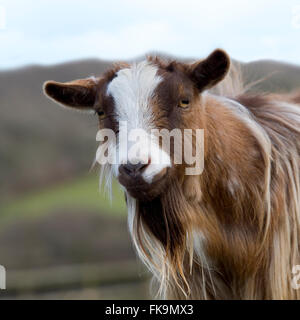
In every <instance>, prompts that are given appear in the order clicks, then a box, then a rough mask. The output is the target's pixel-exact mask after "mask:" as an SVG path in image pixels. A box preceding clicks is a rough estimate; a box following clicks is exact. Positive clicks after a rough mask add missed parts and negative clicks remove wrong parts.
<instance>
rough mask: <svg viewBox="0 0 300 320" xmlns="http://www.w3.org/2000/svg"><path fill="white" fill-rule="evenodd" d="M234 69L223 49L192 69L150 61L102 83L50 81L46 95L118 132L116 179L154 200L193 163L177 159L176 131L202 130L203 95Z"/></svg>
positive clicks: (122, 68)
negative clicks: (84, 111) (91, 113)
mask: <svg viewBox="0 0 300 320" xmlns="http://www.w3.org/2000/svg"><path fill="white" fill-rule="evenodd" d="M228 68H229V58H228V56H227V55H226V54H225V53H224V52H223V51H221V50H216V51H214V52H213V53H212V54H211V55H210V56H209V57H208V58H207V59H205V60H202V61H200V62H196V63H194V64H192V65H187V64H183V63H175V62H172V63H169V64H164V63H162V62H161V61H159V60H157V59H149V60H147V61H143V62H140V63H137V64H134V65H125V64H123V65H118V66H117V67H116V68H114V69H113V70H110V71H109V72H107V73H106V74H104V76H103V77H101V78H98V79H97V78H93V79H92V78H90V79H83V80H75V81H72V82H69V83H58V82H54V81H48V82H46V84H45V93H46V94H47V95H48V96H49V97H50V98H52V99H54V100H55V101H56V102H58V103H60V104H63V105H65V106H69V107H73V108H77V109H87V110H92V111H94V112H96V113H97V114H98V116H99V124H100V129H106V131H105V130H104V131H103V132H107V129H110V130H112V132H113V133H114V137H115V138H114V139H112V140H113V141H109V142H108V143H107V142H106V147H107V146H109V147H110V150H108V149H107V150H106V151H105V152H106V153H108V157H107V159H108V158H109V159H110V160H111V162H110V165H111V168H112V170H113V172H114V174H115V176H116V177H117V178H118V180H119V182H120V183H121V184H122V185H123V186H124V187H125V188H126V190H127V192H128V193H129V194H130V195H131V196H133V197H134V198H138V199H140V200H143V201H148V200H151V199H153V198H155V197H157V196H159V194H160V193H161V192H163V191H164V190H165V188H166V187H168V183H169V182H170V181H171V180H172V178H175V177H176V178H177V179H181V176H182V175H183V174H184V169H185V167H186V165H187V164H186V162H185V161H184V159H182V163H180V162H179V164H178V162H177V161H174V159H175V157H178V155H176V152H175V149H176V148H175V144H174V141H176V139H175V137H174V136H173V139H171V140H170V139H168V138H170V132H173V133H175V134H176V132H177V133H181V132H182V131H183V129H197V128H201V120H200V119H201V111H202V110H201V103H200V100H201V96H200V93H201V92H202V91H203V90H205V89H207V88H210V87H212V86H213V85H215V84H216V83H217V82H219V81H220V80H222V79H223V78H224V76H225V75H226V73H227V71H228ZM174 129H177V131H176V130H175V131H172V130H174ZM100 135H101V134H100ZM171 135H172V134H171ZM183 136H184V135H181V138H182V137H183ZM107 137H108V136H106V138H107ZM108 139H109V137H108ZM165 139H167V140H165ZM179 139H180V137H179ZM164 141H165V142H166V141H168V143H167V147H166V145H165V143H163V142H164ZM176 143H178V140H177V142H176ZM104 144H105V143H104ZM104 144H103V145H104ZM103 145H102V148H103ZM184 147H185V145H183V148H184ZM102 151H103V150H102ZM105 152H100V153H99V154H102V157H104V154H105ZM181 152H183V149H181ZM100 162H101V159H100Z"/></svg>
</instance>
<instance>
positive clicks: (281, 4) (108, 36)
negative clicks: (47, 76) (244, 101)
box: [0, 0, 300, 69]
mask: <svg viewBox="0 0 300 320" xmlns="http://www.w3.org/2000/svg"><path fill="white" fill-rule="evenodd" d="M215 48H223V49H225V50H226V51H227V52H228V53H229V55H230V56H231V57H233V58H235V59H238V60H240V61H244V62H248V61H253V60H258V59H273V60H280V61H286V62H290V63H295V64H300V0H246V1H245V0H205V1H203V0H180V1H177V0H147V1H143V0H127V1H126V0H105V1H104V0H95V1H94V0H85V1H84V0H41V1H36V0H35V1H34V0H23V1H22V0H0V69H8V68H16V67H21V66H25V65H28V64H43V65H51V64H57V63H61V62H65V61H72V60H78V59H86V58H101V59H105V60H126V59H132V58H135V57H138V56H140V55H143V54H145V53H149V52H161V53H168V54H171V55H173V56H180V57H186V58H202V57H204V56H206V55H208V54H209V53H210V52H211V51H212V50H213V49H215Z"/></svg>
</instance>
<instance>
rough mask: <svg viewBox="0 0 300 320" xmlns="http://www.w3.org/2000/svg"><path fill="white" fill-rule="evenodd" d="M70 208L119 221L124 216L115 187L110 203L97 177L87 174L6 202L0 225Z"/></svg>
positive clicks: (0, 212)
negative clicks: (95, 212) (107, 216)
mask: <svg viewBox="0 0 300 320" xmlns="http://www.w3.org/2000/svg"><path fill="white" fill-rule="evenodd" d="M74 208H76V209H82V210H87V211H98V212H99V213H101V214H112V215H114V216H119V217H121V216H125V212H126V206H125V201H124V195H123V193H122V191H121V190H120V188H119V186H118V185H117V183H116V182H114V183H113V198H112V201H110V199H109V196H108V195H107V194H106V193H105V192H104V191H103V190H99V183H98V177H97V175H95V174H89V175H85V176H82V177H79V178H76V179H74V180H72V181H68V182H64V183H60V184H58V185H56V186H51V187H47V188H45V189H43V190H39V191H35V192H29V193H27V194H25V195H22V196H18V197H17V198H13V199H10V200H8V201H6V202H5V203H3V204H2V205H0V221H1V224H3V222H4V220H11V219H16V218H19V217H20V218H24V217H34V216H40V215H43V214H49V213H51V212H54V211H57V210H72V209H73V210H74Z"/></svg>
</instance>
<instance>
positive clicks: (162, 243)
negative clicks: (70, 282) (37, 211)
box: [45, 50, 300, 299]
mask: <svg viewBox="0 0 300 320" xmlns="http://www.w3.org/2000/svg"><path fill="white" fill-rule="evenodd" d="M122 68H123V66H121V65H118V66H116V68H115V69H113V70H111V71H109V72H108V73H107V74H105V75H104V76H103V77H101V78H99V79H96V80H95V79H86V80H77V81H74V82H70V83H66V84H60V83H57V82H53V81H50V82H47V83H46V84H45V92H46V94H47V95H48V96H50V97H51V98H52V99H54V100H55V101H57V102H59V103H61V104H64V105H68V106H71V107H75V108H81V109H82V108H83V107H82V106H84V107H85V108H87V107H88V108H89V109H92V110H94V111H95V110H96V112H98V114H99V117H101V116H102V115H103V110H102V109H101V108H100V109H99V106H100V107H101V106H102V105H103V106H106V112H107V110H112V109H113V108H112V105H113V101H112V99H111V97H110V96H108V95H107V94H106V93H107V87H108V83H111V81H112V79H114V78H115V77H117V80H116V81H115V82H114V85H113V88H114V90H116V91H115V93H117V94H119V96H118V97H121V98H122V99H125V100H124V101H125V102H124V103H123V104H120V105H119V112H121V111H122V112H123V113H124V112H125V113H126V112H127V113H126V115H127V114H128V111H127V109H126V108H125V106H126V99H127V94H124V92H125V93H126V90H125V89H124V87H123V85H124V86H127V87H126V88H127V89H128V93H129V94H131V93H132V91H131V87H129V86H128V81H129V80H130V81H133V82H132V83H133V87H134V88H135V89H136V88H139V90H140V87H138V85H141V86H144V85H145V83H146V82H147V81H148V82H149V83H148V84H149V85H150V84H151V83H152V84H155V85H156V86H157V83H159V81H160V79H164V80H163V81H161V86H158V87H159V89H157V90H160V91H156V94H157V95H158V96H159V97H160V98H161V99H165V100H163V103H162V104H159V103H156V102H154V103H152V105H151V108H152V110H150V109H149V108H150V107H149V105H147V104H148V102H147V101H148V100H147V101H146V99H144V100H142V101H143V102H144V104H142V107H143V108H145V110H146V112H149V111H152V116H153V117H156V127H158V128H161V127H163V128H164V127H166V125H165V124H166V123H171V121H170V119H169V118H168V116H165V115H164V114H163V108H164V107H165V106H166V105H168V98H169V97H170V99H169V100H172V99H175V98H176V97H177V96H176V95H177V92H178V91H179V89H180V88H181V87H182V86H183V88H184V85H186V88H190V92H192V93H191V94H190V96H191V97H192V100H191V101H192V102H191V103H192V107H191V108H190V109H189V110H188V111H187V112H181V111H182V110H180V109H179V108H177V107H176V106H175V109H174V107H173V106H172V108H173V109H170V110H172V112H173V114H175V116H174V117H175V120H174V117H173V118H172V121H177V125H179V126H180V128H181V129H182V128H189V129H197V128H203V129H204V161H205V164H204V171H203V173H202V174H201V175H197V176H195V175H185V174H184V169H185V168H184V165H176V166H174V167H173V168H172V174H170V173H169V174H165V176H164V181H163V182H161V180H159V183H157V184H154V187H152V189H151V192H152V193H151V194H147V197H146V198H145V197H144V198H143V190H135V189H134V188H135V180H133V179H131V187H132V189H131V190H134V191H135V194H136V196H135V197H134V196H132V193H131V192H129V191H128V188H127V187H126V188H124V192H125V197H126V202H127V207H128V225H129V230H130V233H131V236H132V239H133V243H134V246H135V248H136V251H137V253H138V255H139V256H140V258H141V259H142V261H143V262H144V263H145V265H146V266H147V267H148V268H149V270H150V271H151V272H152V274H153V276H154V282H153V283H154V288H156V289H157V292H158V295H159V297H161V298H169V299H170V298H173V299H299V298H300V290H298V291H297V290H295V289H293V285H292V269H293V267H294V266H295V265H299V264H300V257H299V249H300V247H299V246H300V106H299V105H300V93H297V92H295V93H291V94H285V95H284V94H282V95H276V94H267V93H256V94H255V93H253V92H252V93H250V92H249V91H248V89H249V88H250V85H247V86H246V85H244V83H243V79H242V74H241V72H240V69H239V68H238V67H237V66H236V65H233V66H232V67H231V70H230V71H229V73H227V71H228V68H229V58H228V56H227V55H226V54H225V53H224V52H222V51H220V50H216V51H214V52H213V53H212V54H211V55H210V56H209V57H208V58H207V59H205V60H203V61H200V62H197V63H195V64H191V65H187V64H182V63H178V62H171V63H165V62H163V61H161V60H160V59H156V58H150V59H148V62H147V61H146V62H143V63H142V64H140V65H138V66H136V65H135V66H134V67H133V71H132V72H131V71H130V70H129V69H125V71H124V72H123V73H122V77H121V78H119V80H118V76H117V75H116V74H117V72H118V70H120V69H122ZM126 68H127V67H126ZM143 70H144V71H143ZM156 70H158V71H156ZM157 73H158V75H157ZM226 74H227V76H226V77H225V78H224V76H225V75H226ZM141 76H143V77H144V78H143V81H139V82H137V80H138V79H139V77H141ZM158 77H160V78H158ZM223 78H224V80H222V79H223ZM120 79H121V80H122V81H123V82H122V81H121V80H120ZM128 79H129V80H128ZM136 79H137V80H136ZM149 79H150V80H151V79H152V80H151V81H152V82H151V81H150V80H149ZM221 80H222V81H221ZM120 81H121V82H122V83H121V82H120ZM177 83H179V84H180V85H179V86H178V85H177ZM191 83H196V85H195V86H194V87H193V90H191V87H192V85H191ZM217 83H218V84H217ZM175 84H176V85H175ZM216 84H217V85H216ZM109 88H110V89H111V90H112V87H111V86H110V87H109ZM209 88H212V89H210V90H207V89H209ZM142 89H143V88H142ZM124 90H125V91H124ZM197 90H199V91H197ZM205 90H206V91H205ZM170 91H171V92H170ZM140 92H141V91H138V93H140ZM143 92H144V95H145V96H147V94H149V90H148V89H147V88H146V89H145V90H144V91H143ZM172 97H173V98H172ZM174 97H175V98H174ZM177 98H178V97H177ZM177 98H176V99H177ZM119 100H120V99H119ZM154 100H155V99H154ZM158 100H159V99H158ZM145 101H146V102H145ZM176 101H177V100H176ZM115 102H116V103H118V102H120V101H115ZM132 105H133V104H132V103H131V104H129V108H130V106H131V107H132ZM170 105H171V104H170ZM108 106H109V107H110V108H108ZM142 107H141V108H142ZM170 108H171V107H170ZM124 110H125V111H124ZM132 110H133V111H131V114H132V113H134V112H139V109H132ZM108 112H111V111H108ZM165 114H168V113H166V112H165ZM111 118H113V116H111ZM178 119H179V120H178ZM105 121H106V122H105ZM168 121H169V122H168ZM105 123H106V124H107V126H109V127H111V128H113V129H114V131H115V132H117V131H118V129H117V128H118V126H117V121H116V119H114V120H111V121H108V120H104V124H105ZM192 142H193V145H192V147H193V149H195V148H196V146H197V145H196V143H198V142H197V140H196V139H193V141H192ZM109 143H111V142H110V141H107V142H105V143H103V144H102V146H103V148H99V150H98V154H97V159H99V158H101V157H102V156H104V153H105V152H104V150H107V149H109V148H107V144H109ZM118 169H119V170H120V166H119V168H117V167H116V166H114V165H112V166H111V165H110V164H105V165H103V166H102V169H101V179H102V180H105V184H106V187H107V188H108V189H110V190H111V181H112V177H113V175H117V170H118ZM168 169H169V168H168ZM165 171H166V170H165ZM170 171H171V170H169V171H168V172H170ZM119 181H120V177H119ZM152 185H153V183H152ZM156 186H159V187H156ZM147 187H148V186H147ZM158 189H159V190H158ZM148 190H150V189H148ZM148 193H149V192H148ZM150 198H151V199H150Z"/></svg>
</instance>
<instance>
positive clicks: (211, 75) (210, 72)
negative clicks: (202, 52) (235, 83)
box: [190, 49, 230, 91]
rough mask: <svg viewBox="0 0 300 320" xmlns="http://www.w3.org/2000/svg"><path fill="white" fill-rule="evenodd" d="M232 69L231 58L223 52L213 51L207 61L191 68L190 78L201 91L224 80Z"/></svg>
mask: <svg viewBox="0 0 300 320" xmlns="http://www.w3.org/2000/svg"><path fill="white" fill-rule="evenodd" d="M229 67H230V58H229V56H228V55H227V53H226V52H225V51H223V50H220V49H217V50H215V51H213V52H212V53H211V54H210V55H209V56H208V57H207V58H206V59H204V60H201V61H199V62H196V63H194V64H192V65H191V67H190V77H191V78H192V80H193V81H194V82H195V84H196V86H197V88H198V89H199V90H200V91H203V90H205V89H209V88H211V87H213V86H214V85H216V84H217V83H218V82H219V81H221V80H223V79H224V77H225V76H226V74H227V72H228V70H229Z"/></svg>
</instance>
